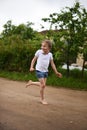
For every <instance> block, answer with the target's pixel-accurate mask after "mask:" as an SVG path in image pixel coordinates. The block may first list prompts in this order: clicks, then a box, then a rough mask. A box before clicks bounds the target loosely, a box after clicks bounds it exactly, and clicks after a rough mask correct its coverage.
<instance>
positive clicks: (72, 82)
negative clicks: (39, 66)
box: [0, 71, 87, 90]
mask: <svg viewBox="0 0 87 130" xmlns="http://www.w3.org/2000/svg"><path fill="white" fill-rule="evenodd" d="M0 77H3V78H8V79H11V80H18V81H28V80H29V79H31V80H34V81H36V80H37V78H36V75H35V73H34V72H33V73H19V72H8V71H0ZM47 85H51V86H53V87H64V88H70V89H77V90H87V81H86V80H84V79H80V78H74V77H70V78H67V77H65V76H63V78H61V79H60V78H57V77H56V76H55V75H54V73H52V74H50V76H48V79H47Z"/></svg>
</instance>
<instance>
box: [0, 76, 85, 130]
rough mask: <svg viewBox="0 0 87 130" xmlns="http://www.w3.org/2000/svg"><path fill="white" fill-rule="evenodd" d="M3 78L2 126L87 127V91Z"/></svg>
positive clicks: (29, 129) (40, 129) (37, 129)
mask: <svg viewBox="0 0 87 130" xmlns="http://www.w3.org/2000/svg"><path fill="white" fill-rule="evenodd" d="M25 84H26V83H25V82H18V81H11V80H6V79H3V78H0V130H87V91H76V90H68V89H63V88H52V87H47V88H46V91H45V92H46V98H47V100H48V102H49V105H42V104H41V103H40V102H39V99H40V97H39V87H35V86H32V87H29V88H25Z"/></svg>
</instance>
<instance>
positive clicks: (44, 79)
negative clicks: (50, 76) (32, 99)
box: [39, 78, 48, 104]
mask: <svg viewBox="0 0 87 130" xmlns="http://www.w3.org/2000/svg"><path fill="white" fill-rule="evenodd" d="M46 80H47V79H46V78H41V79H39V81H40V86H41V90H40V95H41V103H42V104H48V103H47V102H46V101H45V99H44V90H45V87H46Z"/></svg>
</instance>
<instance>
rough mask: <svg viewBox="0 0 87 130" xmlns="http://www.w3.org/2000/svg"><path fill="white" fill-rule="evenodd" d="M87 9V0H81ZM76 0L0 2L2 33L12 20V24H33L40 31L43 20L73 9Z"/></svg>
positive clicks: (0, 28) (9, 0)
mask: <svg viewBox="0 0 87 130" xmlns="http://www.w3.org/2000/svg"><path fill="white" fill-rule="evenodd" d="M79 2H80V4H81V5H83V7H85V8H86V9H87V0H79ZM74 3H75V0H0V31H1V30H2V26H3V25H4V24H5V23H6V22H7V21H8V20H12V24H14V25H19V24H21V23H24V24H26V23H27V22H28V21H29V22H33V23H34V26H33V28H34V29H35V30H38V31H39V30H40V28H41V26H40V24H43V23H42V21H41V19H42V18H44V17H49V14H51V13H54V12H56V13H58V12H60V10H61V9H63V8H64V7H66V6H68V7H71V6H73V5H74Z"/></svg>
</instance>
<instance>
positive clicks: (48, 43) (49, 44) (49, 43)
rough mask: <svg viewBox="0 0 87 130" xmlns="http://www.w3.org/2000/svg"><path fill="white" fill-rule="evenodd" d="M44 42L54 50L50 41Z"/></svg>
mask: <svg viewBox="0 0 87 130" xmlns="http://www.w3.org/2000/svg"><path fill="white" fill-rule="evenodd" d="M43 42H45V43H47V45H48V47H49V49H51V48H52V42H51V41H50V40H44V41H42V43H43Z"/></svg>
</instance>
